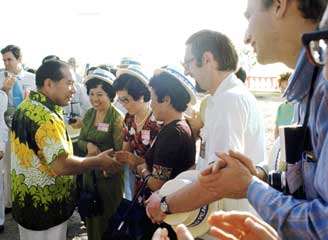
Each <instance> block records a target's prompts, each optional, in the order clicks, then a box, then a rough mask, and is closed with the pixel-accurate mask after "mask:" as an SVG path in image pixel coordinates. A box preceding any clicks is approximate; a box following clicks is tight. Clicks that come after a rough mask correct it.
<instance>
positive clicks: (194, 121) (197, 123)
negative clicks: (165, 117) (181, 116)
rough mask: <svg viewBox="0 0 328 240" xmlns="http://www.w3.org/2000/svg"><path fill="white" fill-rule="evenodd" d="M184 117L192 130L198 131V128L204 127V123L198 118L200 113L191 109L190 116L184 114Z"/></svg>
mask: <svg viewBox="0 0 328 240" xmlns="http://www.w3.org/2000/svg"><path fill="white" fill-rule="evenodd" d="M185 118H186V119H187V120H188V122H189V124H190V126H191V128H192V130H193V132H198V133H199V131H200V129H201V128H203V127H204V123H203V121H202V120H201V118H200V114H199V113H198V112H196V111H195V110H192V114H191V116H185Z"/></svg>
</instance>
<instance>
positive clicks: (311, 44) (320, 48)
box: [302, 30, 328, 66]
mask: <svg viewBox="0 0 328 240" xmlns="http://www.w3.org/2000/svg"><path fill="white" fill-rule="evenodd" d="M302 42H303V45H304V46H305V49H306V55H307V57H308V59H309V61H310V62H311V63H312V64H313V65H318V66H323V65H325V62H326V57H325V52H326V50H327V44H328V30H320V31H315V32H310V33H304V34H303V36H302Z"/></svg>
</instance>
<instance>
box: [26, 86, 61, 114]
mask: <svg viewBox="0 0 328 240" xmlns="http://www.w3.org/2000/svg"><path fill="white" fill-rule="evenodd" d="M30 99H31V100H33V101H37V102H40V103H42V104H43V105H45V106H46V107H47V108H49V109H50V110H51V111H53V112H55V113H56V114H58V115H59V116H60V117H61V118H63V109H62V108H61V107H60V106H58V105H56V104H55V103H54V102H53V101H51V100H50V99H49V98H48V97H47V96H45V95H44V94H42V93H40V92H35V91H31V92H30Z"/></svg>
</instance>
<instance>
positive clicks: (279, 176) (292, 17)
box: [0, 0, 328, 240]
mask: <svg viewBox="0 0 328 240" xmlns="http://www.w3.org/2000/svg"><path fill="white" fill-rule="evenodd" d="M326 7H327V0H311V1H310V0H297V1H288V0H279V1H278V0H248V3H247V9H246V11H245V17H246V19H247V20H248V28H247V30H246V33H245V43H246V44H250V45H251V46H252V47H253V48H254V51H255V52H256V54H257V59H258V62H259V63H261V64H270V63H275V62H283V63H284V64H285V65H287V66H288V67H290V68H291V69H294V71H293V73H292V75H291V76H290V77H287V78H286V77H285V79H283V77H284V76H282V77H281V79H282V80H286V79H288V84H286V85H287V86H286V88H285V89H284V90H283V92H284V96H285V99H286V101H287V103H284V104H285V105H282V106H281V107H280V108H279V111H278V116H277V125H282V126H280V129H279V132H280V138H282V139H283V141H281V142H283V143H284V144H281V145H280V148H281V151H280V152H281V154H279V157H276V158H275V159H274V163H273V164H272V163H269V164H268V163H267V161H266V157H265V148H264V143H265V139H264V126H263V123H262V119H261V115H260V113H259V110H258V107H257V101H256V98H255V97H254V96H253V95H252V93H250V91H249V90H248V89H247V88H246V86H245V85H244V84H243V82H242V81H240V80H239V79H238V78H237V76H236V73H237V70H238V69H237V68H238V67H237V66H238V54H237V51H236V49H235V47H234V45H233V43H232V42H231V40H230V39H229V37H228V36H226V35H225V34H223V33H220V32H217V31H212V30H200V31H198V32H196V33H194V34H192V35H191V36H190V37H189V38H188V39H187V41H186V49H185V56H184V61H183V63H182V67H183V69H184V72H183V71H181V70H180V69H179V68H177V67H174V66H163V67H160V68H158V69H156V70H154V72H153V74H152V76H148V75H147V73H146V72H145V71H144V68H143V66H142V65H141V64H140V63H139V62H137V61H133V60H131V59H123V60H122V63H121V64H120V65H119V66H117V67H113V66H107V65H101V66H95V67H92V68H90V69H89V70H88V72H87V73H86V75H85V76H83V77H82V76H80V75H79V74H78V73H77V72H76V60H75V59H74V58H70V59H69V60H68V61H67V62H65V61H62V60H61V59H60V58H59V57H58V56H56V55H49V56H46V57H45V58H44V59H43V60H42V64H41V66H40V67H39V68H38V69H37V71H36V72H35V74H34V73H30V72H28V71H26V70H24V68H23V66H22V52H21V49H20V48H19V47H18V46H14V45H8V46H6V47H5V48H3V49H2V50H1V54H2V57H3V61H4V65H5V70H4V71H2V72H0V89H1V90H0V102H1V105H0V114H1V115H0V172H2V170H4V175H2V174H0V186H1V187H0V234H1V232H2V231H3V230H4V220H5V218H4V217H5V212H6V211H7V212H9V211H12V214H13V217H14V219H15V221H16V222H17V224H18V227H19V235H20V239H22V240H30V239H49V240H50V239H58V240H59V239H66V231H67V221H68V219H69V218H70V216H71V215H72V213H73V211H74V210H75V208H76V206H79V211H80V214H81V217H82V219H83V220H84V221H85V224H86V228H87V235H88V239H91V240H98V239H99V240H101V239H103V238H104V234H107V233H108V231H107V227H108V222H109V221H110V220H111V218H112V216H113V215H115V213H116V211H117V209H118V208H119V206H120V204H121V202H122V200H123V197H124V198H127V199H130V200H131V199H132V198H133V196H135V194H136V193H137V192H139V190H140V188H141V186H142V185H144V184H145V185H146V187H145V188H144V189H143V192H142V195H140V196H139V198H138V204H139V205H140V206H141V207H142V208H143V211H144V212H145V217H148V218H149V219H148V221H149V222H148V223H147V224H148V225H147V228H146V229H145V235H144V236H143V237H142V239H153V240H160V239H163V240H167V239H171V240H172V239H179V240H184V239H188V240H189V239H193V238H194V236H192V234H191V232H190V231H189V229H188V227H191V225H195V224H196V225H197V224H199V223H197V222H195V223H193V224H190V225H187V226H184V225H177V226H170V225H169V224H167V223H165V219H166V217H167V216H168V215H171V214H177V213H184V212H188V211H191V210H195V209H197V208H200V207H202V206H204V205H207V204H209V203H211V202H214V201H219V204H218V210H224V211H217V212H215V213H213V214H212V215H211V216H210V217H209V218H208V219H205V221H208V223H209V224H210V225H211V226H212V227H211V229H210V230H209V231H208V232H207V233H206V234H205V235H202V236H197V237H199V238H201V239H205V240H206V239H272V240H273V239H327V238H328V225H327V224H326V223H325V220H326V219H327V216H328V206H327V199H328V191H327V189H326V187H325V186H326V185H325V183H326V182H327V181H326V180H325V179H327V172H328V168H327V166H328V162H327V161H328V159H327V157H328V155H327V144H328V124H327V123H328V121H327V115H328V105H327V102H328V99H327V98H328V81H327V79H328V63H327V62H326V49H325V45H326V44H327V43H328V31H327V30H326V29H327V28H328V8H326ZM325 9H326V11H325ZM240 73H241V74H242V75H244V74H243V72H242V71H239V73H238V74H240ZM190 78H193V79H194V80H195V82H196V84H195V85H194V84H193V83H192V81H190V80H191V79H190ZM283 84H284V83H283V81H281V82H280V85H281V86H283ZM196 92H202V93H204V98H203V99H197V98H198V97H196ZM197 100H198V101H201V105H200V109H193V110H191V109H192V108H193V105H194V104H195V103H196V101H197ZM187 112H188V115H186V113H187ZM273 114H274V113H273ZM290 132H292V133H293V134H294V135H291V134H290ZM276 135H278V130H277V133H276ZM290 136H291V137H290ZM196 141H200V149H196V144H195V143H196ZM196 152H197V153H198V154H197V156H196ZM292 153H293V154H292ZM277 156H278V155H277ZM190 169H197V171H198V172H199V174H198V177H197V179H196V180H195V181H193V182H191V183H190V184H188V185H186V186H184V187H182V188H180V189H179V190H178V191H176V192H174V193H171V194H167V195H164V196H163V195H161V194H160V189H161V188H162V186H164V185H165V184H166V183H167V182H169V181H170V180H172V179H174V178H176V177H177V176H179V174H181V173H183V172H185V171H187V170H190ZM269 170H272V171H271V172H269ZM2 186H3V187H2ZM90 199H91V200H90ZM87 200H88V201H87ZM85 204H88V205H87V206H85ZM83 208H85V209H86V210H83V211H82V209H83ZM171 216H172V215H171ZM200 222H201V221H200ZM106 239H107V238H106Z"/></svg>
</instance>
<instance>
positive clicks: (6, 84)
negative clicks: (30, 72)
mask: <svg viewBox="0 0 328 240" xmlns="http://www.w3.org/2000/svg"><path fill="white" fill-rule="evenodd" d="M14 84H15V77H14V76H7V77H6V79H5V80H4V81H3V85H2V90H3V91H5V92H6V93H8V92H9V91H10V90H11V89H12V88H13V86H14Z"/></svg>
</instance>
